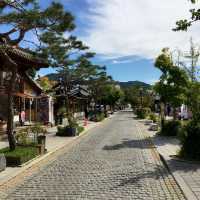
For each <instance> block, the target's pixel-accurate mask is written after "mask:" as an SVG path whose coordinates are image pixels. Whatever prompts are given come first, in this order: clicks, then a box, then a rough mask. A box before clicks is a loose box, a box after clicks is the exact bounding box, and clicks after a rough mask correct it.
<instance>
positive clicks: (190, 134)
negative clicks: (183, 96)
mask: <svg viewBox="0 0 200 200" xmlns="http://www.w3.org/2000/svg"><path fill="white" fill-rule="evenodd" d="M180 139H181V144H182V147H181V150H180V156H181V157H184V158H187V159H194V160H200V122H194V121H191V122H189V123H188V124H187V125H186V126H185V128H184V131H183V133H182V134H181V135H180Z"/></svg>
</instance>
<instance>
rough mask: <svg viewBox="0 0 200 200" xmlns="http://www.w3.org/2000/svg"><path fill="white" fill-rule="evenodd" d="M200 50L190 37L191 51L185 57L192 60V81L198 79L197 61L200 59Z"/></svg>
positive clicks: (190, 73) (190, 71)
mask: <svg viewBox="0 0 200 200" xmlns="http://www.w3.org/2000/svg"><path fill="white" fill-rule="evenodd" d="M199 56H200V52H199V50H198V49H197V48H196V47H195V45H194V43H193V40H192V38H191V39H190V52H189V53H186V54H185V56H184V57H185V58H188V59H190V60H191V66H190V70H189V75H190V78H191V81H192V82H194V81H195V80H196V74H197V70H196V67H197V62H198V60H199Z"/></svg>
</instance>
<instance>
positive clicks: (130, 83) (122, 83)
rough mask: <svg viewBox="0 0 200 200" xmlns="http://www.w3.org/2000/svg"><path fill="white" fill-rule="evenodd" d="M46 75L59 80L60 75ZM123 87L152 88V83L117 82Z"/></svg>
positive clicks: (53, 79) (50, 78)
mask: <svg viewBox="0 0 200 200" xmlns="http://www.w3.org/2000/svg"><path fill="white" fill-rule="evenodd" d="M46 77H48V78H49V80H51V81H58V80H59V75H58V74H56V73H51V74H47V75H46ZM117 83H118V84H119V85H120V86H121V87H122V88H127V87H132V86H138V87H143V88H151V85H149V84H147V83H144V82H141V81H127V82H117Z"/></svg>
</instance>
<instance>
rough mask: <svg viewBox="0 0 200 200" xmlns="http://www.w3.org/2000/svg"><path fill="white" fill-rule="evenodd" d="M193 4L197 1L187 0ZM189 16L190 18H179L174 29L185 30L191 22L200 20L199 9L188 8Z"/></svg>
mask: <svg viewBox="0 0 200 200" xmlns="http://www.w3.org/2000/svg"><path fill="white" fill-rule="evenodd" d="M189 1H191V2H192V3H193V4H195V3H196V2H197V0H189ZM190 13H191V17H190V19H181V20H179V21H177V22H176V28H174V29H173V30H174V31H187V30H188V28H189V27H190V26H192V24H193V23H196V22H197V21H199V20H200V9H191V10H190Z"/></svg>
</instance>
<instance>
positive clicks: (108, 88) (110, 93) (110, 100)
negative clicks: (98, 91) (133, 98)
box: [101, 84, 124, 110]
mask: <svg viewBox="0 0 200 200" xmlns="http://www.w3.org/2000/svg"><path fill="white" fill-rule="evenodd" d="M123 97H124V92H123V91H122V90H121V89H120V88H119V87H117V86H116V85H115V84H108V85H105V86H104V87H103V91H102V98H101V101H102V102H103V104H104V105H109V106H110V107H111V109H112V110H113V109H114V106H115V105H116V104H117V103H120V100H121V99H122V98H123Z"/></svg>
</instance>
